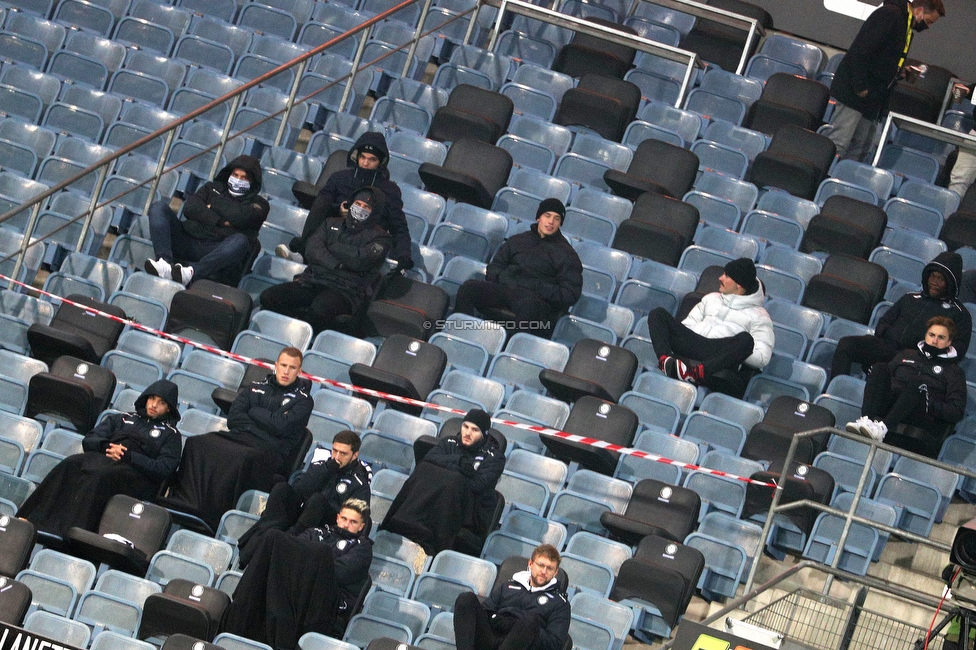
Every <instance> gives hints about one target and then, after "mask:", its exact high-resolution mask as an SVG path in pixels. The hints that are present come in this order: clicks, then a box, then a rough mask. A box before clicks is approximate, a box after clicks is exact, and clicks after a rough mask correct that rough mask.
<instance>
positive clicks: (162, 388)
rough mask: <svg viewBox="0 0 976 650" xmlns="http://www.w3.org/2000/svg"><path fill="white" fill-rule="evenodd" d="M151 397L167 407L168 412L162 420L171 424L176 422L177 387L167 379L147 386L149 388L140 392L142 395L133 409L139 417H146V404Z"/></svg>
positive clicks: (178, 413)
mask: <svg viewBox="0 0 976 650" xmlns="http://www.w3.org/2000/svg"><path fill="white" fill-rule="evenodd" d="M153 395H155V396H156V397H159V398H160V399H162V400H163V401H164V402H166V406H168V407H169V411H168V412H167V413H166V415H164V416H163V417H162V420H163V421H165V422H172V423H175V422H178V421H179V419H180V389H179V387H178V386H177V385H176V384H174V383H173V382H171V381H169V380H168V379H160V380H158V381H154V382H153V383H151V384H149V387H148V388H146V390H144V391H142V394H141V395H139V397H138V399H136V403H135V407H136V411H137V412H138V413H139V414H140V415H146V402H147V401H149V398H150V397H151V396H153Z"/></svg>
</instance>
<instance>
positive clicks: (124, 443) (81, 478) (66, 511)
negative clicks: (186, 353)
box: [17, 379, 181, 537]
mask: <svg viewBox="0 0 976 650" xmlns="http://www.w3.org/2000/svg"><path fill="white" fill-rule="evenodd" d="M179 404H180V401H179V388H178V387H177V385H176V384H174V383H173V382H171V381H168V380H166V379H160V380H159V381H156V382H153V383H152V384H150V386H149V387H148V388H147V389H146V390H144V391H143V392H142V394H141V395H140V396H139V398H138V399H136V402H135V411H133V412H130V413H112V414H110V415H108V416H106V417H105V418H103V419H102V421H101V422H99V424H98V426H96V427H95V428H94V429H92V430H91V431H90V432H89V433H88V435H86V436H85V438H84V440H82V441H81V446H82V449H83V450H84V451H83V453H80V454H74V455H72V456H68V457H67V458H65V459H64V460H62V461H61V462H60V463H58V464H57V465H55V466H54V469H52V470H51V471H50V472H49V473H48V475H47V476H46V477H45V478H44V480H43V481H42V482H41V484H40V486H38V488H37V489H36V490H34V492H33V493H32V494H31V495H30V496H29V497H27V500H26V501H25V502H24V503H23V505H21V506H20V510H19V511H18V513H17V515H18V516H19V517H23V518H25V519H27V520H29V521H31V522H32V523H33V524H34V525H35V526H36V527H37V528H38V529H39V530H43V531H45V532H49V533H52V534H54V535H58V536H60V537H64V536H65V535H66V534H67V532H68V529H70V528H71V527H72V526H78V527H79V528H84V529H85V530H90V531H95V530H97V529H98V523H99V520H100V519H101V516H102V512H103V511H104V510H105V506H106V505H107V504H108V501H109V499H111V498H112V497H113V496H114V495H116V494H127V495H129V496H131V497H135V498H136V499H152V498H153V497H154V496H156V492H158V491H159V486H160V485H161V484H162V482H163V481H164V480H166V479H167V478H169V477H170V476H171V475H172V474H173V472H175V471H176V466H177V465H179V462H180V444H181V439H180V432H179V431H177V430H176V423H177V422H178V421H179V419H180V412H179V410H178V407H179Z"/></svg>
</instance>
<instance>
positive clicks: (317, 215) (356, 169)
mask: <svg viewBox="0 0 976 650" xmlns="http://www.w3.org/2000/svg"><path fill="white" fill-rule="evenodd" d="M389 162H390V150H389V148H388V147H387V146H386V138H385V137H383V134H382V133H376V132H374V131H367V132H366V133H363V134H362V135H361V136H359V139H358V140H356V144H354V145H353V147H352V149H350V150H349V155H348V157H347V158H346V164H347V165H348V167H347V168H346V169H343V170H342V171H338V172H335V173H334V174H332V175H331V176H329V180H327V181H326V182H325V186H324V187H322V189H321V190H319V194H318V196H317V197H315V202H314V203H312V207H311V208H309V211H308V217H307V218H306V219H305V226H304V228H302V234H301V236H299V237H295V238H294V239H292V240H291V242H289V244H288V246H285V245H284V244H279V245H278V247H277V248H276V249H275V254H276V255H278V257H287V258H290V259H293V260H295V261H298V262H301V261H307V260H304V259H303V257H304V255H305V247H306V245H307V244H308V240H309V239H311V237H312V235H313V234H315V231H316V230H317V229H318V228H319V227H320V226H321V225H322V223H323V222H324V221H325V220H326V219H329V218H332V217H338V216H341V214H342V213H343V212H344V211H345V210H346V207H344V204H347V203H349V202H351V201H352V196H353V194H355V193H356V191H357V190H360V189H362V188H364V187H376V188H378V189H379V190H381V191H382V192H383V195H384V196H385V197H386V203H385V205H384V206H383V207H382V209H380V211H379V214H378V215H377V217H378V223H379V225H380V226H381V227H382V228H383V230H385V231H387V232H388V233H390V235H392V236H393V247H392V249H391V250H390V258H391V259H394V260H396V262H397V269H398V270H401V271H407V270H409V269H412V268H413V266H414V262H413V258H412V257H411V254H410V229H409V227H408V226H407V218H406V217H405V216H404V215H403V198H402V197H401V194H400V188H399V187H398V186H397V184H396V183H394V182H393V181H391V180H390V172H389V170H388V169H387V168H386V166H387V164H388V163H389ZM296 254H297V255H296Z"/></svg>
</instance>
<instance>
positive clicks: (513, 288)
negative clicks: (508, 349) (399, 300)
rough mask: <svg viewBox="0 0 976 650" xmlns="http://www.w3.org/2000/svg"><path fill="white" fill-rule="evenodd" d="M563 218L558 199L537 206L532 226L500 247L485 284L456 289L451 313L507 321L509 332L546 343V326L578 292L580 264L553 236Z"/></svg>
mask: <svg viewBox="0 0 976 650" xmlns="http://www.w3.org/2000/svg"><path fill="white" fill-rule="evenodd" d="M565 218H566V207H565V206H564V205H563V202H562V201H560V200H559V199H546V200H544V201H542V202H541V203H539V209H538V210H537V211H536V215H535V220H536V222H535V223H534V224H532V227H531V228H530V229H529V230H528V231H527V232H523V233H519V234H517V235H514V236H512V237H509V238H508V239H506V240H505V241H504V242H503V243H502V245H501V246H500V247H499V248H498V251H497V252H496V253H495V255H494V257H492V259H491V262H490V263H489V264H488V268H487V269H486V271H485V279H484V280H468V281H467V282H465V283H464V284H462V285H461V287H460V288H459V289H458V293H457V301H456V303H455V305H456V306H455V308H454V311H456V312H460V313H464V314H471V315H472V316H479V315H480V316H484V317H485V318H488V319H491V320H502V321H510V322H505V323H504V324H505V329H507V330H509V331H513V330H530V331H532V333H533V334H537V335H539V336H545V337H547V338H548V336H549V334H550V333H551V332H552V327H553V326H554V325H555V323H554V322H552V321H555V320H556V319H557V318H559V317H560V316H561V315H562V314H563V313H565V312H566V311H567V310H568V309H569V308H570V307H572V306H573V305H575V304H576V301H577V300H579V298H580V295H581V294H582V292H583V264H582V262H580V258H579V255H577V254H576V251H575V250H573V247H572V246H571V245H570V244H569V242H568V241H567V240H566V238H565V237H564V236H563V234H562V233H561V232H560V231H559V229H560V227H561V226H562V224H563V220H564V219H565ZM512 314H514V318H512ZM510 319H511V320H510Z"/></svg>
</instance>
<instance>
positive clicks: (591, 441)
mask: <svg viewBox="0 0 976 650" xmlns="http://www.w3.org/2000/svg"><path fill="white" fill-rule="evenodd" d="M0 280H2V281H4V282H12V283H13V284H16V285H18V286H20V287H24V288H25V289H28V290H29V291H34V292H37V293H39V294H40V295H42V296H47V297H48V298H51V299H52V300H56V301H58V302H62V303H67V304H69V305H74V306H75V307H78V308H79V309H84V310H85V311H86V312H88V313H91V314H95V315H97V316H102V317H103V318H108V319H109V320H112V321H115V322H117V323H122V324H125V325H129V326H130V327H132V328H134V329H138V330H140V331H143V332H146V333H149V334H153V335H155V336H159V337H162V338H165V339H169V340H171V341H175V342H177V343H182V344H184V345H190V346H193V347H195V348H199V349H201V350H205V351H207V352H210V353H212V354H219V355H220V356H222V357H227V358H228V359H233V360H235V361H240V362H242V363H248V364H254V365H256V366H260V367H262V368H267V369H269V370H274V364H272V363H268V362H266V361H260V360H258V359H252V358H250V357H245V356H241V355H239V354H236V353H234V352H228V351H227V350H221V349H220V348H216V347H213V346H212V345H207V344H205V343H201V342H199V341H192V340H190V339H186V338H183V337H181V336H177V335H175V334H171V333H169V332H163V331H160V330H157V329H155V328H152V327H148V326H146V325H143V324H142V323H138V322H136V321H134V320H127V319H125V318H120V317H118V316H115V315H114V314H109V313H106V312H103V311H101V310H99V309H93V308H91V307H87V306H85V305H81V304H79V303H76V302H74V301H72V300H68V299H67V298H63V297H61V296H58V295H55V294H53V293H49V292H47V291H44V290H42V289H37V288H35V287H32V286H30V285H28V284H24V283H23V282H18V281H17V280H14V279H12V278H9V277H7V276H5V275H3V274H0ZM302 376H303V377H306V378H308V379H310V380H311V381H313V382H316V383H319V384H326V385H328V386H334V387H336V388H341V389H343V390H348V391H352V392H354V393H360V394H362V395H368V396H370V397H376V398H378V399H384V400H387V401H391V402H399V403H401V404H409V405H410V406H417V407H420V408H431V409H436V410H438V411H443V412H445V413H451V414H454V415H462V416H463V415H465V414H466V413H467V411H461V410H459V409H453V408H451V407H449V406H442V405H440V404H433V403H429V402H424V401H422V400H416V399H412V398H410V397H402V396H400V395H392V394H390V393H385V392H383V391H378V390H373V389H372V388H364V387H362V386H356V385H354V384H347V383H344V382H341V381H336V380H334V379H329V378H327V377H317V376H315V375H310V374H308V373H306V372H303V373H302ZM492 422H496V423H498V424H504V425H505V426H509V427H514V428H516V429H522V430H525V431H532V432H534V433H538V434H539V435H543V436H551V437H553V438H560V439H562V440H567V441H569V442H576V443H580V444H583V445H588V446H590V447H596V448H598V449H605V450H607V451H612V452H615V453H619V454H626V455H628V456H634V457H636V458H645V459H647V460H651V461H654V462H658V463H664V464H665V465H674V466H676V467H680V468H681V469H684V470H688V471H692V472H693V471H700V472H706V473H708V474H713V475H715V476H724V477H726V478H730V479H734V480H736V481H742V482H744V483H753V484H755V485H762V486H765V487H770V488H775V487H776V485H775V484H774V483H766V482H764V481H756V480H753V479H751V478H749V477H746V476H737V475H736V474H730V473H728V472H722V471H720V470H717V469H710V468H708V467H701V466H699V465H692V464H691V463H684V462H681V461H679V460H673V459H671V458H664V457H663V456H658V455H656V454H652V453H649V452H646V451H641V450H640V449H632V448H630V447H622V446H620V445H615V444H613V443H610V442H607V441H606V440H599V439H598V438H588V437H586V436H580V435H577V434H574V433H567V432H566V431H560V430H559V429H553V428H550V427H543V426H538V425H534V424H525V423H524V422H512V421H511V420H502V419H500V418H494V417H493V418H492Z"/></svg>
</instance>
